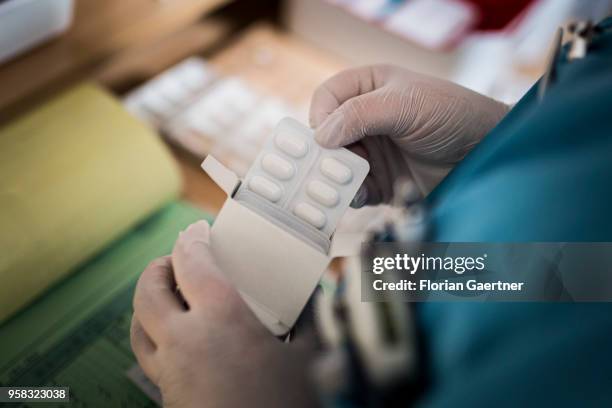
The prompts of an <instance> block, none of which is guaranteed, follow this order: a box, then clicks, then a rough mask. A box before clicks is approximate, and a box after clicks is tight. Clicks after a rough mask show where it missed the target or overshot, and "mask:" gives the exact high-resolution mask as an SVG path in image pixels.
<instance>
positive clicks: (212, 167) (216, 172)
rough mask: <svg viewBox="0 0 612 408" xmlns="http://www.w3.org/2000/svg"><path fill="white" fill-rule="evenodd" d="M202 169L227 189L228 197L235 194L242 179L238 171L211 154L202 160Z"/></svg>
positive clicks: (224, 189)
mask: <svg viewBox="0 0 612 408" xmlns="http://www.w3.org/2000/svg"><path fill="white" fill-rule="evenodd" d="M202 169H204V171H205V172H206V174H208V175H209V176H210V178H211V179H213V181H214V182H215V183H217V185H218V186H219V187H221V189H222V190H223V191H225V193H226V194H227V196H228V197H231V196H232V195H234V192H235V191H236V188H237V187H238V185H240V179H239V178H238V176H237V175H236V173H234V172H233V171H231V170H230V169H228V168H227V167H225V166H224V165H223V163H221V162H220V161H219V160H217V159H215V158H214V156H212V155H210V154H209V155H208V156H206V158H205V159H204V161H203V162H202Z"/></svg>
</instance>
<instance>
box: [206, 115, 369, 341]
mask: <svg viewBox="0 0 612 408" xmlns="http://www.w3.org/2000/svg"><path fill="white" fill-rule="evenodd" d="M202 168H203V169H204V170H205V171H206V172H207V173H208V175H209V176H210V177H211V178H212V179H213V180H214V181H215V182H216V183H217V184H218V185H219V186H220V187H221V188H222V189H223V191H225V193H227V195H228V197H227V200H226V201H225V203H224V204H223V208H221V211H219V214H218V215H217V217H216V218H215V222H214V223H213V225H212V228H211V235H210V238H211V239H210V245H211V250H212V253H213V255H214V257H215V261H216V263H217V265H218V266H219V268H220V269H221V270H222V271H223V273H225V274H226V275H227V276H228V277H229V278H230V279H231V281H232V282H233V283H234V285H235V286H236V288H237V289H238V290H239V292H240V294H241V295H242V297H243V299H244V300H245V302H246V303H247V304H248V305H249V307H250V308H251V310H253V312H254V313H255V315H256V316H257V317H258V318H259V319H260V321H261V322H262V323H263V324H264V325H265V326H266V327H267V328H268V329H269V330H270V331H271V332H272V333H274V334H275V335H277V336H280V335H284V334H286V333H288V332H289V330H290V329H291V327H293V325H294V324H295V322H296V321H297V319H298V317H299V315H300V313H301V312H302V310H303V309H304V306H305V305H306V303H307V302H308V299H309V298H310V297H311V296H312V293H313V292H314V290H315V288H316V286H317V284H318V282H319V280H320V279H321V275H322V274H323V272H324V271H325V269H326V268H327V266H328V265H329V262H330V261H331V260H332V259H333V258H335V257H338V256H353V255H356V254H357V253H358V252H359V248H360V243H361V242H362V238H363V237H358V236H352V235H351V236H347V234H336V233H335V229H336V225H337V224H338V221H339V220H340V218H341V217H342V215H343V214H344V212H345V211H346V209H347V208H348V206H349V204H350V202H351V200H352V199H353V197H354V195H355V194H356V192H357V190H358V189H359V187H360V185H361V183H362V182H363V180H364V179H365V177H366V175H367V173H368V171H369V165H368V162H367V161H366V160H364V159H363V158H361V157H359V156H357V155H356V154H354V153H352V152H351V151H349V150H346V149H333V150H331V149H324V148H322V147H321V146H319V145H318V144H317V143H316V142H315V140H314V138H313V134H312V130H311V129H309V128H308V127H306V126H304V125H302V124H300V123H299V122H297V121H295V120H293V119H288V118H286V119H283V120H282V121H281V122H280V123H279V124H278V125H277V126H276V128H275V130H274V131H273V133H272V134H271V135H270V136H269V138H268V139H267V141H266V143H265V145H264V147H263V149H262V151H261V152H260V154H259V155H258V156H257V158H256V159H255V161H254V163H253V164H252V166H251V168H250V169H249V171H248V172H247V174H246V177H245V178H244V180H242V181H241V180H240V179H239V178H238V176H237V175H236V174H235V173H234V172H232V171H231V170H229V169H228V168H227V167H225V166H224V165H223V164H221V163H220V162H219V161H218V160H217V159H215V158H214V157H213V156H212V155H209V156H208V157H207V158H206V159H205V160H204V162H203V163H202Z"/></svg>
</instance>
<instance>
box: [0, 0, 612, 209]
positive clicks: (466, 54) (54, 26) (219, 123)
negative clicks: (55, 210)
mask: <svg viewBox="0 0 612 408" xmlns="http://www.w3.org/2000/svg"><path fill="white" fill-rule="evenodd" d="M611 9H612V1H609V0H506V1H503V2H500V1H495V0H285V1H273V0H262V1H257V2H252V1H241V0H234V1H231V0H131V1H129V2H126V1H121V0H104V1H103V0H37V1H30V0H3V1H0V123H5V122H7V121H9V120H10V119H11V118H14V117H16V116H17V115H18V114H20V113H22V112H24V111H26V110H28V109H30V108H31V107H33V106H35V105H38V104H41V103H42V102H44V101H45V99H46V98H50V97H51V96H53V95H54V94H55V93H57V92H58V91H60V90H62V89H65V88H67V87H69V86H70V85H72V84H74V83H76V82H79V81H82V80H86V79H90V80H94V81H96V82H97V83H98V84H100V85H102V86H103V87H105V88H107V89H109V90H110V91H111V92H113V93H114V94H115V95H117V96H118V97H119V98H122V99H123V101H124V105H125V107H126V109H127V110H129V111H130V112H131V113H132V114H133V115H135V116H136V117H138V118H139V119H140V120H142V121H144V122H145V123H147V124H148V125H149V126H150V127H152V128H153V129H154V130H155V131H156V132H158V133H159V134H161V135H163V137H164V138H165V140H167V141H169V142H170V143H171V144H172V145H173V146H174V148H175V151H176V152H178V153H176V154H179V155H180V154H183V153H186V156H187V157H195V158H198V159H200V158H202V157H203V156H204V155H205V154H207V153H209V152H212V153H214V154H215V156H217V157H218V158H220V159H221V160H222V161H223V162H224V163H225V164H226V165H228V166H230V167H231V168H232V169H233V170H235V171H236V172H238V173H239V174H244V171H245V170H246V169H247V168H248V166H249V164H250V161H251V160H252V159H253V158H254V157H255V154H256V153H257V150H258V148H259V144H260V142H261V140H262V139H263V137H265V135H266V134H267V132H268V131H269V130H270V128H271V127H272V126H273V125H274V124H275V123H276V122H277V121H278V119H279V118H281V117H283V116H288V115H289V116H295V117H297V118H299V119H300V120H302V121H306V119H307V112H308V103H309V99H310V96H311V94H312V92H313V90H314V89H315V87H316V86H317V85H318V84H319V83H321V82H322V81H323V80H324V79H325V78H327V77H329V76H330V75H332V74H333V73H335V72H337V71H338V70H341V69H343V68H346V67H349V66H353V65H358V64H368V63H380V62H384V63H394V64H399V65H402V66H405V67H407V68H410V69H413V70H416V71H420V72H424V73H427V74H431V75H435V76H439V77H443V78H446V79H449V80H452V81H455V82H458V83H460V84H462V85H464V86H467V87H469V88H472V89H474V90H476V91H478V92H481V93H484V94H487V95H490V96H492V97H494V98H497V99H500V100H503V101H504V102H507V103H514V102H515V101H517V100H518V99H519V98H520V97H521V95H523V94H524V93H525V92H526V90H527V89H528V88H529V87H530V86H531V85H532V84H533V83H534V82H535V81H536V80H537V78H538V77H539V76H540V75H541V74H542V72H543V70H544V66H545V63H546V59H547V56H548V54H549V46H550V42H551V39H552V36H553V34H554V32H555V29H556V28H557V27H558V26H559V25H562V24H565V23H567V22H568V21H570V20H572V19H585V18H590V19H594V20H597V19H600V18H602V17H603V16H605V15H606V14H608V13H609V12H610V10H611ZM185 171H187V172H189V170H188V169H187V170H185ZM188 194H189V193H188ZM191 194H193V193H191ZM220 199H222V197H221V198H220ZM196 201H197V200H196ZM213 201H214V199H213ZM217 204H218V203H217ZM203 205H205V206H206V207H211V205H210V204H203ZM212 207H215V204H214V203H213V204H212ZM209 209H210V208H209Z"/></svg>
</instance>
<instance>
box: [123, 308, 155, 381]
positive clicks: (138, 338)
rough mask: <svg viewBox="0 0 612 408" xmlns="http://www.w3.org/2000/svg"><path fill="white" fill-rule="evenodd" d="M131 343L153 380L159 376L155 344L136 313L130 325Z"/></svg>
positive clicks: (140, 363) (143, 367)
mask: <svg viewBox="0 0 612 408" xmlns="http://www.w3.org/2000/svg"><path fill="white" fill-rule="evenodd" d="M130 344H131V345H132V351H133V352H134V355H135V356H136V360H138V364H139V365H140V367H141V368H142V370H143V371H144V373H145V374H146V375H147V377H149V379H151V380H152V381H153V380H154V379H155V378H157V369H156V367H155V360H154V356H153V353H155V344H154V343H153V341H152V340H151V338H150V337H149V335H148V334H147V333H146V332H145V331H144V329H143V327H142V325H141V324H140V322H139V321H138V318H137V317H136V315H133V316H132V324H131V326H130Z"/></svg>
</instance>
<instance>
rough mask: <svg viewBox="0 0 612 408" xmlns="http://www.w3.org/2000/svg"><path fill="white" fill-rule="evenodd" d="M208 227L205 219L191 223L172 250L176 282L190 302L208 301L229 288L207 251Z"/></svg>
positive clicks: (190, 303) (208, 250) (208, 247)
mask: <svg viewBox="0 0 612 408" xmlns="http://www.w3.org/2000/svg"><path fill="white" fill-rule="evenodd" d="M209 245H210V228H209V226H208V223H207V222H206V221H199V222H196V223H195V224H192V225H190V226H189V227H188V228H187V229H186V230H185V231H183V232H181V234H180V235H179V237H178V239H177V241H176V243H175V245H174V249H173V251H172V266H173V269H174V275H175V280H176V283H177V285H178V286H179V288H180V290H181V293H182V294H183V296H184V297H185V300H186V301H187V303H188V304H189V305H194V304H196V305H197V304H198V303H200V302H203V301H207V300H208V299H210V297H211V296H213V297H214V296H216V295H219V294H221V293H222V292H224V287H228V288H229V287H231V285H230V284H229V282H228V280H227V278H226V277H225V276H224V275H223V273H222V272H221V271H220V270H219V268H218V267H217V265H216V263H215V260H214V258H213V255H212V253H211V252H210V246H209Z"/></svg>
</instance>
